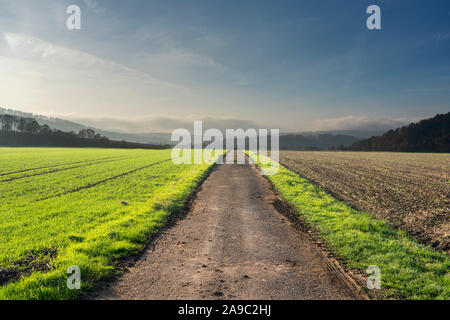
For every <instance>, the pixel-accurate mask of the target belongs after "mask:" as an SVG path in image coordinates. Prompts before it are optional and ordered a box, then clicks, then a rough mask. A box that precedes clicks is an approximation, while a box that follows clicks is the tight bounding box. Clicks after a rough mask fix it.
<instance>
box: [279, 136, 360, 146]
mask: <svg viewBox="0 0 450 320" xmlns="http://www.w3.org/2000/svg"><path fill="white" fill-rule="evenodd" d="M359 140H361V138H358V137H353V136H349V135H344V134H331V133H322V134H308V135H307V134H283V135H280V149H297V150H303V149H304V150H306V149H309V150H317V149H319V150H325V149H329V148H330V147H332V146H340V145H342V146H350V145H352V144H353V143H355V142H356V141H359Z"/></svg>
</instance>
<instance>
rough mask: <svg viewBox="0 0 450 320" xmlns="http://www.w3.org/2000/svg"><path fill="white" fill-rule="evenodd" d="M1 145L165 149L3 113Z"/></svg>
mask: <svg viewBox="0 0 450 320" xmlns="http://www.w3.org/2000/svg"><path fill="white" fill-rule="evenodd" d="M0 145H1V146H10V147H19V146H20V147H37V146H40V147H47V146H48V147H97V148H145V149H155V148H158V149H163V148H167V147H168V146H157V145H150V144H142V143H131V142H127V141H114V140H110V139H109V138H108V137H105V136H102V135H101V134H99V133H96V132H95V131H94V130H92V129H90V128H86V129H82V130H80V131H79V132H78V133H76V132H73V131H71V132H64V131H61V130H55V129H51V128H50V127H49V126H48V125H46V124H44V125H42V126H41V125H40V124H39V123H38V122H37V121H36V119H34V118H25V117H20V116H15V115H9V114H2V115H0Z"/></svg>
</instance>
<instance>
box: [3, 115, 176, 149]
mask: <svg viewBox="0 0 450 320" xmlns="http://www.w3.org/2000/svg"><path fill="white" fill-rule="evenodd" d="M0 114H9V115H14V116H19V117H23V118H33V119H36V121H37V122H38V123H39V125H41V126H42V125H48V126H49V127H50V128H51V129H56V130H61V131H65V132H70V131H73V132H79V131H80V130H83V129H93V130H94V131H95V132H97V133H99V134H101V135H103V136H105V137H108V138H109V139H111V140H117V141H122V140H123V141H128V142H135V143H143V144H164V145H166V144H170V134H169V133H138V134H133V133H121V132H112V131H107V130H102V129H98V128H94V127H91V126H86V125H83V124H79V123H76V122H72V121H68V120H64V119H60V118H55V117H47V116H44V115H39V114H33V113H28V112H22V111H17V110H12V109H5V108H2V107H0Z"/></svg>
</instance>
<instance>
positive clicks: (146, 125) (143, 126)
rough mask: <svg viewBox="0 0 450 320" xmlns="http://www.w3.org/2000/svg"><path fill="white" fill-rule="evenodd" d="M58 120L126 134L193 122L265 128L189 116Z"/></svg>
mask: <svg viewBox="0 0 450 320" xmlns="http://www.w3.org/2000/svg"><path fill="white" fill-rule="evenodd" d="M58 117H59V118H63V119H67V120H71V121H74V122H78V123H80V124H84V125H87V126H92V127H95V128H99V129H103V130H108V131H117V132H124V133H125V132H126V133H149V132H166V133H170V132H172V131H173V130H175V129H178V128H185V129H188V130H192V129H193V125H194V121H196V120H201V121H203V129H204V130H205V129H208V128H217V129H219V130H225V129H238V128H242V129H248V128H256V129H257V128H267V126H264V125H262V124H260V123H256V122H255V121H252V120H245V119H237V118H220V117H212V116H194V115H193V116H189V117H184V118H176V117H166V116H157V115H156V116H154V115H149V116H144V117H135V118H127V119H124V118H114V117H106V116H105V117H86V116H82V115H77V114H66V115H58Z"/></svg>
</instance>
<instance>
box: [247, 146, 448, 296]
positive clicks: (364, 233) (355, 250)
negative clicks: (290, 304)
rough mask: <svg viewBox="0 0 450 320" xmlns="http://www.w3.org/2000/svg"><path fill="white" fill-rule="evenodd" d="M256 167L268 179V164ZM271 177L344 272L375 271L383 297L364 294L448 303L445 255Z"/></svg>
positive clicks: (294, 178) (291, 181)
mask: <svg viewBox="0 0 450 320" xmlns="http://www.w3.org/2000/svg"><path fill="white" fill-rule="evenodd" d="M250 155H251V157H252V158H253V159H256V156H255V155H254V154H250ZM258 160H262V159H258ZM258 165H259V166H260V168H262V169H263V170H264V171H265V172H267V173H270V172H271V171H272V170H273V168H271V167H270V161H268V160H267V159H265V160H264V161H258ZM272 173H274V174H272V175H268V176H267V177H268V179H269V180H270V181H271V183H272V184H273V185H274V187H275V188H276V189H277V190H278V191H279V193H280V195H281V196H282V197H283V198H284V200H285V201H287V202H288V203H289V204H291V205H292V206H294V207H295V208H296V210H297V212H298V213H299V214H300V216H301V217H302V218H303V219H304V220H305V221H306V222H307V223H308V224H309V225H310V226H311V227H312V229H314V230H316V231H317V232H318V233H319V235H320V237H321V239H322V240H323V241H324V242H325V243H326V244H327V245H328V247H329V248H330V249H331V250H332V251H333V252H334V253H335V254H336V255H337V256H338V257H340V258H341V260H342V261H344V262H345V263H346V266H347V267H348V268H350V269H355V270H360V271H361V272H363V273H365V271H366V269H367V268H368V267H369V266H371V265H375V266H378V267H379V268H380V270H381V286H382V291H381V292H378V293H376V292H375V291H374V292H370V291H368V294H369V295H370V296H379V294H380V293H381V294H382V295H383V297H384V298H400V299H446V300H448V299H450V273H449V270H450V259H449V257H448V256H447V255H445V254H444V253H441V252H438V251H436V250H434V249H433V248H431V247H428V246H425V245H422V244H419V243H417V242H415V241H414V240H412V239H411V238H410V237H408V236H407V235H406V233H405V232H403V231H401V230H395V229H394V228H392V227H391V226H390V225H389V224H388V223H387V222H385V221H383V220H378V219H376V218H374V217H372V216H371V215H369V214H367V213H364V212H361V211H357V210H354V209H352V208H351V207H349V206H348V205H346V204H344V203H343V202H340V201H338V200H336V199H335V198H333V197H332V196H330V195H329V194H327V193H326V192H324V191H323V190H322V189H320V188H319V187H317V186H315V185H313V184H312V183H310V182H309V181H307V180H306V179H303V178H302V177H300V176H298V175H297V174H295V173H293V172H291V171H289V170H288V169H286V168H285V167H283V166H281V165H280V167H279V171H278V172H277V171H272ZM374 294H376V295H374Z"/></svg>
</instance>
